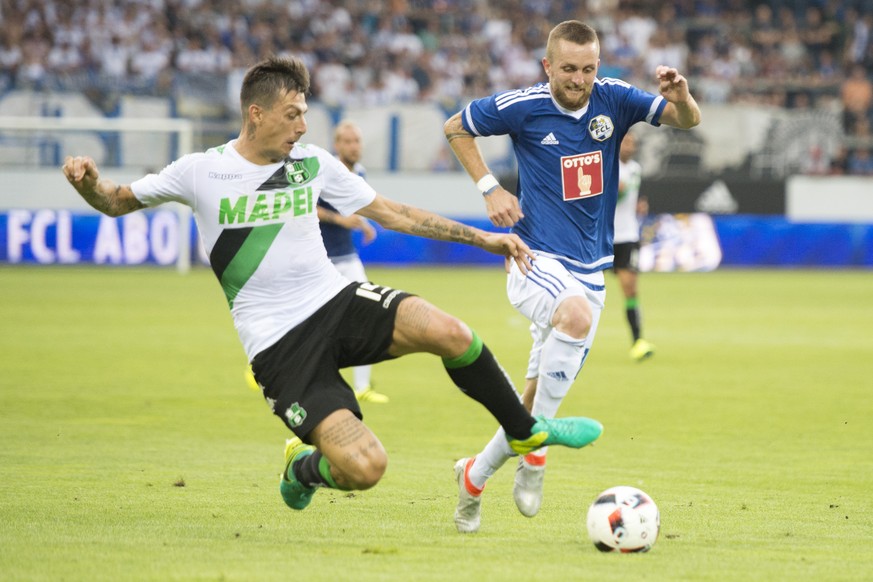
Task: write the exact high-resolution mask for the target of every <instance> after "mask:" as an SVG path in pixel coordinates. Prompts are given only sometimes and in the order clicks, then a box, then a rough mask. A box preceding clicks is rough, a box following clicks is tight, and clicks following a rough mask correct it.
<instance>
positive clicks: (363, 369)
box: [317, 120, 388, 404]
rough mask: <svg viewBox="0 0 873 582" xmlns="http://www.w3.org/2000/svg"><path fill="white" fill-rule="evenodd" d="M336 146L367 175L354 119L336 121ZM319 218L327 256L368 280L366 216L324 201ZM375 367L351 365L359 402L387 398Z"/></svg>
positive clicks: (371, 234)
mask: <svg viewBox="0 0 873 582" xmlns="http://www.w3.org/2000/svg"><path fill="white" fill-rule="evenodd" d="M333 149H334V152H335V153H336V157H337V159H338V160H339V161H341V162H342V163H343V165H344V166H345V167H346V168H348V169H349V171H350V172H354V173H355V174H357V175H358V176H360V177H361V178H366V170H365V169H364V166H363V164H361V156H362V154H363V136H362V134H361V129H360V128H359V127H358V126H357V125H355V124H354V123H352V122H351V121H348V120H344V121H341V122H339V124H337V126H336V129H334V133H333ZM317 210H318V220H319V221H320V226H321V238H322V240H323V241H324V248H325V249H327V256H328V258H329V259H330V262H331V263H333V264H334V266H335V267H336V268H337V270H338V271H339V272H340V273H341V274H342V275H343V277H345V278H346V279H348V280H349V281H358V282H359V283H366V282H367V280H368V279H367V273H366V271H364V264H363V263H362V262H361V257H359V256H358V251H357V249H356V248H355V242H354V240H352V231H353V230H359V231H361V233H363V237H364V239H363V240H364V244H368V243H370V242H372V241H373V239H375V238H376V229H375V228H373V225H371V224H370V223H369V222H368V221H367V219H366V218H364V217H362V216H358V215H357V214H351V215H349V216H343V215H342V214H340V213H339V212H337V211H336V209H335V208H334V207H333V206H331V205H330V204H329V203H328V202H325V201H324V200H319V201H318V208H317ZM372 369H373V367H372V366H356V367H354V368H352V376H353V380H352V385H353V387H354V389H355V396H356V397H357V399H358V400H359V401H360V402H375V403H380V404H384V403H386V402H388V397H387V396H385V395H384V394H380V393H379V392H376V391H375V390H373V387H372V383H371V378H370V377H371V373H372Z"/></svg>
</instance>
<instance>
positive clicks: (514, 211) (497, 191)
mask: <svg viewBox="0 0 873 582" xmlns="http://www.w3.org/2000/svg"><path fill="white" fill-rule="evenodd" d="M443 131H444V132H445V134H446V139H447V140H448V142H449V146H451V148H452V151H453V152H454V153H455V157H457V158H458V161H460V162H461V165H462V166H464V169H465V170H467V173H468V174H469V175H470V177H471V178H473V181H474V182H476V183H477V186H478V185H479V184H481V182H480V180H483V178H484V179H485V180H486V182H487V183H486V184H485V187H486V188H488V190H487V192H483V194H484V198H485V207H486V209H487V211H488V218H489V219H490V220H491V222H492V224H494V226H512V225H513V224H515V223H516V222H518V221H519V220H520V219H522V218H524V214H523V213H522V211H521V207H520V206H519V204H518V198H516V197H515V196H513V195H512V194H511V193H510V192H507V191H506V190H504V189H503V188H502V187H501V186H500V184H498V183H497V180H496V179H494V178H493V177H491V178H490V179H489V178H487V177H488V176H491V172H490V171H489V170H488V165H487V164H486V163H485V159H484V158H483V157H482V152H481V150H480V149H479V146H478V145H477V144H476V140H475V136H474V135H472V134H470V133H469V132H468V131H467V130H466V129H464V124H463V122H462V121H461V114H460V113H456V114H454V115H453V116H452V117H450V118H449V120H448V121H446V123H445V125H444V126H443ZM489 180H490V181H489Z"/></svg>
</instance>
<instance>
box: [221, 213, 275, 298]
mask: <svg viewBox="0 0 873 582" xmlns="http://www.w3.org/2000/svg"><path fill="white" fill-rule="evenodd" d="M283 225H284V223H279V224H267V225H264V226H257V227H255V228H253V229H252V232H250V233H249V235H248V236H247V237H246V240H245V242H243V244H242V246H240V248H239V250H238V251H237V253H236V254H235V255H234V257H233V259H231V260H230V262H229V263H228V264H227V268H225V269H224V272H223V273H222V274H221V288H222V289H224V296H225V297H227V304H228V306H229V307H230V308H231V309H233V302H234V300H235V299H236V296H237V294H239V292H240V290H241V289H242V288H243V286H244V285H245V284H246V282H247V281H248V280H249V279H250V278H251V276H252V275H254V273H255V271H257V270H258V266H259V265H260V264H261V261H263V260H264V256H266V254H267V251H268V250H270V247H271V246H272V245H273V241H274V240H276V236H277V235H278V234H279V231H280V230H282V226H283Z"/></svg>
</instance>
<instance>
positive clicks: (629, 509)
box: [588, 486, 661, 553]
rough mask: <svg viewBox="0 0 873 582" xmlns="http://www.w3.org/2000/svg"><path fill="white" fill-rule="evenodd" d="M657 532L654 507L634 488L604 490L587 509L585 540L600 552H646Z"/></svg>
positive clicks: (655, 538)
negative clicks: (586, 538)
mask: <svg viewBox="0 0 873 582" xmlns="http://www.w3.org/2000/svg"><path fill="white" fill-rule="evenodd" d="M660 529H661V516H660V514H659V512H658V506H657V505H655V502H654V501H652V498H651V497H649V496H648V495H646V493H644V492H643V491H640V490H639V489H637V488H635V487H627V486H619V487H612V488H610V489H607V490H606V491H604V492H603V493H601V494H600V495H598V496H597V499H595V500H594V503H592V504H591V507H589V508H588V537H590V538H591V541H592V542H594V547H596V548H597V549H598V550H600V551H601V552H614V551H616V550H618V551H619V552H624V553H629V552H648V551H649V550H650V549H651V548H652V546H653V545H655V540H657V539H658V531H660Z"/></svg>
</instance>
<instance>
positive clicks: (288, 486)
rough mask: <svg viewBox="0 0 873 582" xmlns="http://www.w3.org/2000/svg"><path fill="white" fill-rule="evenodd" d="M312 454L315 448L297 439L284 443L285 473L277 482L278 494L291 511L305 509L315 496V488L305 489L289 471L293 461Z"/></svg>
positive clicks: (292, 472)
mask: <svg viewBox="0 0 873 582" xmlns="http://www.w3.org/2000/svg"><path fill="white" fill-rule="evenodd" d="M313 452H315V447H313V446H311V445H307V444H304V443H303V441H301V440H300V439H299V438H297V437H294V438H293V439H288V440H287V441H285V471H284V472H283V473H282V479H281V480H280V481H279V493H281V494H282V499H283V500H285V505H287V506H288V507H290V508H291V509H296V510H298V511H300V510H301V509H306V506H307V505H309V502H310V501H312V496H313V495H315V491H316V489H317V488H316V487H307V486H306V485H304V484H303V483H301V482H300V481H298V480H297V479H296V478H295V477H294V471H293V470H292V469H291V465H292V464H293V463H294V461H296V460H298V459H300V458H302V457H305V456H306V455H311V454H312V453H313Z"/></svg>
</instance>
